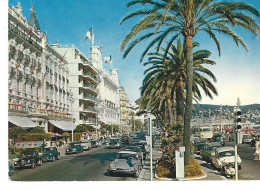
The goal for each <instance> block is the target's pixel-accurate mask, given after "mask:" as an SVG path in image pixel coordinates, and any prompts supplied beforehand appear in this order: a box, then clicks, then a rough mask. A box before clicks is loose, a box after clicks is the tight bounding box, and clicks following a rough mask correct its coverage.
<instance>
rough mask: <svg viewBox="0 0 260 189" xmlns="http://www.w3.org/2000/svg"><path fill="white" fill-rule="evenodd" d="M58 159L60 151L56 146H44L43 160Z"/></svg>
mask: <svg viewBox="0 0 260 189" xmlns="http://www.w3.org/2000/svg"><path fill="white" fill-rule="evenodd" d="M56 159H57V160H59V159H60V152H58V149H57V147H55V146H52V147H45V148H44V150H43V155H42V160H43V161H55V160H56Z"/></svg>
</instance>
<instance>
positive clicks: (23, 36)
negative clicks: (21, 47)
mask: <svg viewBox="0 0 260 189" xmlns="http://www.w3.org/2000/svg"><path fill="white" fill-rule="evenodd" d="M8 29H9V31H11V32H12V33H13V34H15V35H16V36H17V37H19V38H20V39H22V40H23V41H25V42H27V43H29V44H31V45H32V46H33V47H34V48H36V49H37V50H39V51H42V47H41V46H40V45H39V44H38V43H36V42H35V41H33V40H32V39H31V38H30V37H29V36H28V35H26V34H25V33H23V32H22V31H20V30H19V29H18V28H17V27H16V26H15V25H13V24H12V23H11V22H8Z"/></svg>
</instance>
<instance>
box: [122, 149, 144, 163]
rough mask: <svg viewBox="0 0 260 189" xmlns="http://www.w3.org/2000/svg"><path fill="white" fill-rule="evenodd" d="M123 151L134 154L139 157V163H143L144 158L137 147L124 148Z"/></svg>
mask: <svg viewBox="0 0 260 189" xmlns="http://www.w3.org/2000/svg"><path fill="white" fill-rule="evenodd" d="M125 151H132V152H136V153H137V154H138V156H139V159H140V160H141V163H143V159H144V156H143V152H142V149H141V148H140V147H139V146H126V147H125Z"/></svg>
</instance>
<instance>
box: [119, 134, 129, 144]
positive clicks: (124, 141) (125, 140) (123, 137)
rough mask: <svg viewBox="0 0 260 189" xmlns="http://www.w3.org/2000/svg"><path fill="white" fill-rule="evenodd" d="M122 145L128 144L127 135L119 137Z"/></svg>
mask: <svg viewBox="0 0 260 189" xmlns="http://www.w3.org/2000/svg"><path fill="white" fill-rule="evenodd" d="M121 141H122V144H129V137H128V136H127V135H123V136H122V137H121Z"/></svg>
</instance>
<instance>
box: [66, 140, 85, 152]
mask: <svg viewBox="0 0 260 189" xmlns="http://www.w3.org/2000/svg"><path fill="white" fill-rule="evenodd" d="M65 152H66V155H68V154H73V153H75V154H77V153H80V152H83V147H82V146H81V143H80V142H71V143H69V146H68V148H66V151H65Z"/></svg>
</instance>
